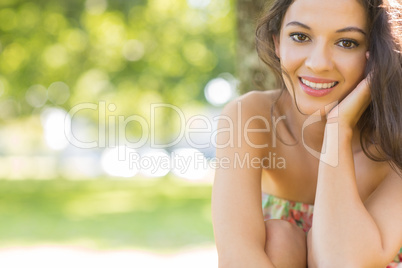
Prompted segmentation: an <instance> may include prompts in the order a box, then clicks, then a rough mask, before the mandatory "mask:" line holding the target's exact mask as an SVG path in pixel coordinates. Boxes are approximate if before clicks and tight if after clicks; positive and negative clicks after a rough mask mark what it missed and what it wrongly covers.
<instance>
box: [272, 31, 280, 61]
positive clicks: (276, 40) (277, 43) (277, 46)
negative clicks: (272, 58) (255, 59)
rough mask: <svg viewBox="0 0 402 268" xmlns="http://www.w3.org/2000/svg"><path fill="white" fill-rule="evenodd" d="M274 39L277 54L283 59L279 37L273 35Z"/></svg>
mask: <svg viewBox="0 0 402 268" xmlns="http://www.w3.org/2000/svg"><path fill="white" fill-rule="evenodd" d="M272 39H273V40H274V45H275V54H276V56H277V57H278V58H281V53H280V50H279V36H278V35H275V34H273V35H272Z"/></svg>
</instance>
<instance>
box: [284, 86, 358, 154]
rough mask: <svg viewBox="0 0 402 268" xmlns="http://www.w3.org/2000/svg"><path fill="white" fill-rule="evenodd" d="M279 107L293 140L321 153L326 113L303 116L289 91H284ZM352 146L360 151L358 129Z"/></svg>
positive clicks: (355, 131)
mask: <svg viewBox="0 0 402 268" xmlns="http://www.w3.org/2000/svg"><path fill="white" fill-rule="evenodd" d="M278 107H279V112H280V114H281V115H285V117H286V118H285V120H284V121H285V122H286V130H287V132H288V133H289V134H290V135H291V137H292V140H293V141H297V142H298V144H299V145H307V146H308V147H310V148H312V149H314V150H315V151H321V148H322V144H323V141H324V132H325V126H326V123H327V120H326V117H325V113H324V112H323V111H321V115H318V114H317V115H304V114H302V113H301V112H300V111H299V110H298V109H297V107H296V105H295V104H294V102H293V99H292V97H291V96H290V94H289V93H288V92H287V91H284V92H283V93H282V96H281V98H280V99H279V100H278ZM293 143H294V142H293ZM352 146H353V150H354V151H360V131H359V130H358V129H357V128H355V130H354V131H353V139H352Z"/></svg>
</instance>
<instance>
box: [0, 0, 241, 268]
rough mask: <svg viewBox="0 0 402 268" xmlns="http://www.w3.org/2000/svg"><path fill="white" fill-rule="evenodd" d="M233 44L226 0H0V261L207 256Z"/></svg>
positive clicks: (158, 261) (154, 263) (149, 263)
mask: <svg viewBox="0 0 402 268" xmlns="http://www.w3.org/2000/svg"><path fill="white" fill-rule="evenodd" d="M234 54H235V21H234V3H233V1H232V0H187V1H186V0H113V1H112V0H86V1H84V0H59V1H52V0H41V1H28V0H0V178H1V180H0V200H1V201H0V202H1V204H0V263H1V266H2V267H27V266H28V265H29V266H30V267H64V266H65V267H72V266H73V267H111V266H112V265H114V266H116V265H118V266H119V267H160V266H162V265H163V266H164V267H214V266H216V261H217V257H216V253H215V250H214V239H213V231H212V223H211V213H210V195H211V183H212V181H213V175H214V170H213V168H211V165H210V161H211V160H212V159H213V157H214V150H215V149H214V132H215V131H216V125H217V116H218V115H219V114H220V112H221V109H222V107H223V105H224V104H226V103H227V102H228V101H230V100H231V99H233V98H235V97H236V94H237V93H236V92H237V90H236V87H237V84H238V82H237V80H236V78H235V76H234V56H235V55H234ZM215 134H216V133H215Z"/></svg>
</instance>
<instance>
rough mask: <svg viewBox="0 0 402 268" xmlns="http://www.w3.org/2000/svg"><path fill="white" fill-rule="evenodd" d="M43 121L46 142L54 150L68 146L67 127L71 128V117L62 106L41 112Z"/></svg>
mask: <svg viewBox="0 0 402 268" xmlns="http://www.w3.org/2000/svg"><path fill="white" fill-rule="evenodd" d="M41 122H42V126H43V130H44V137H45V141H46V144H47V145H48V146H49V148H51V149H53V150H61V149H64V148H66V147H67V145H68V140H67V138H66V134H65V128H71V118H70V117H69V115H68V114H67V112H66V111H65V110H63V109H60V108H47V109H45V110H43V111H42V113H41Z"/></svg>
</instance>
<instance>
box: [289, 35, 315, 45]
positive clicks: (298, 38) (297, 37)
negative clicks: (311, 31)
mask: <svg viewBox="0 0 402 268" xmlns="http://www.w3.org/2000/svg"><path fill="white" fill-rule="evenodd" d="M290 37H291V38H292V39H293V40H294V41H296V42H299V43H302V42H306V41H309V40H310V38H309V37H308V36H307V35H305V34H302V33H293V34H291V35H290Z"/></svg>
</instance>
